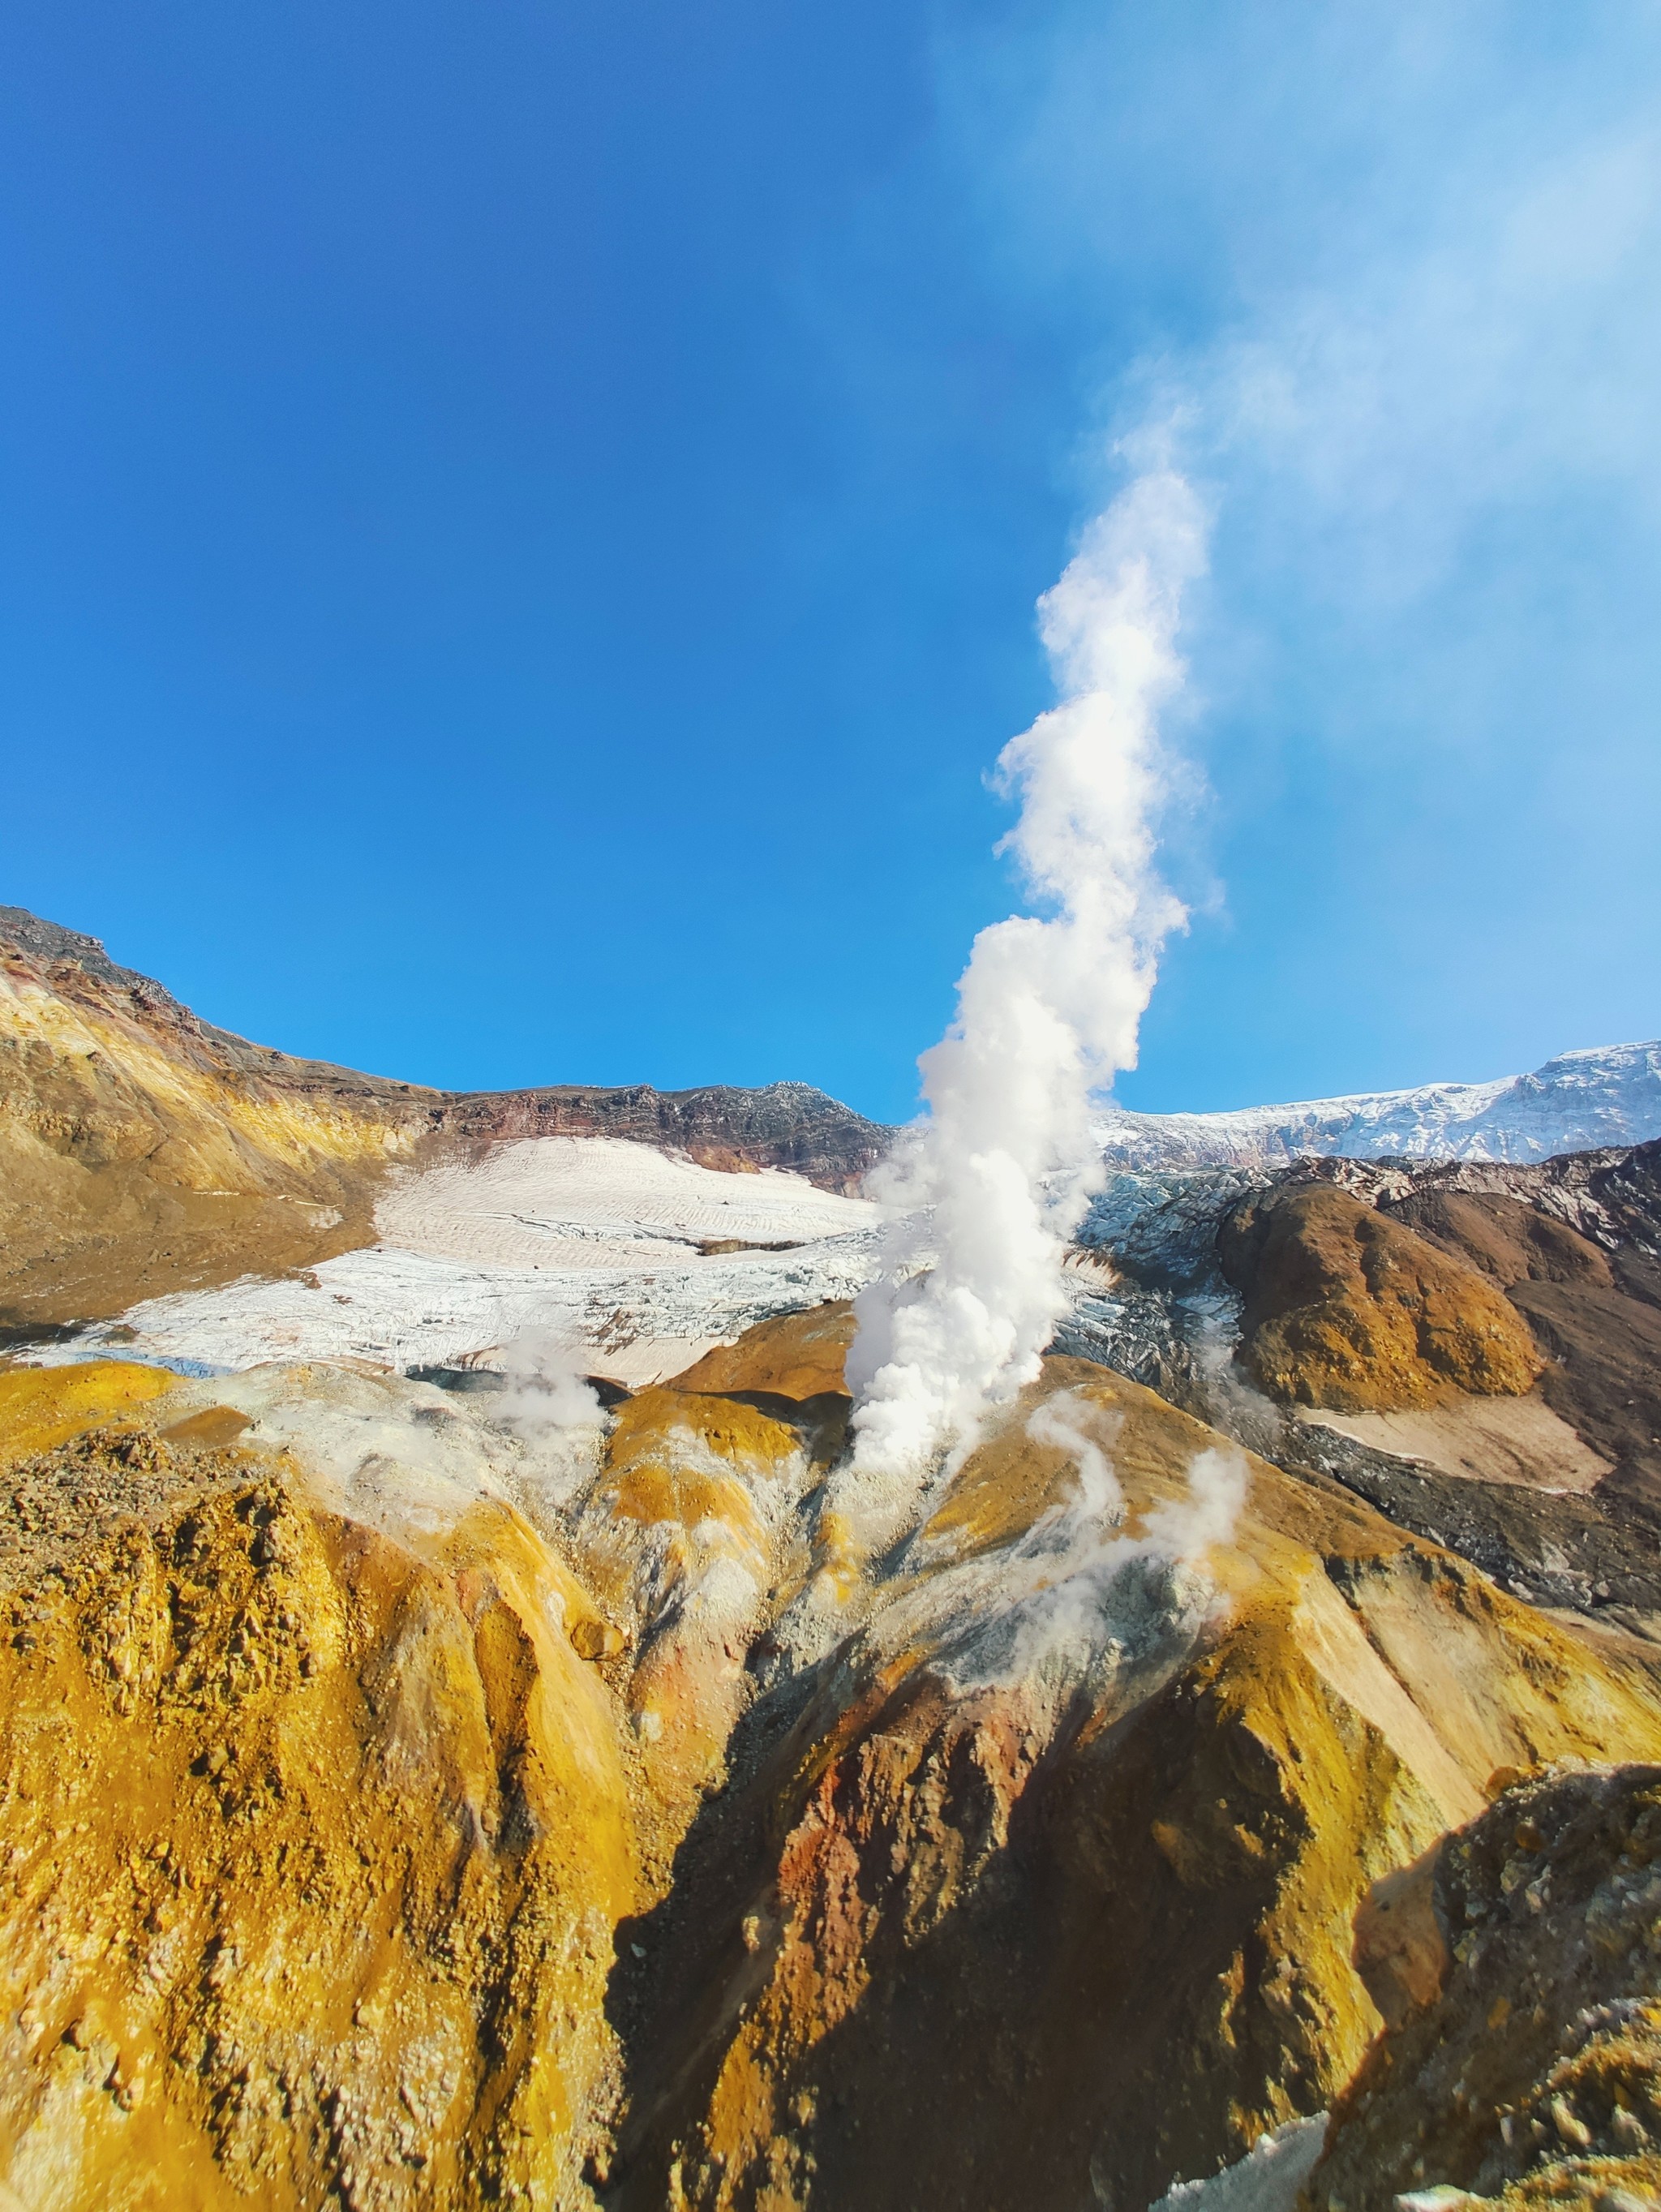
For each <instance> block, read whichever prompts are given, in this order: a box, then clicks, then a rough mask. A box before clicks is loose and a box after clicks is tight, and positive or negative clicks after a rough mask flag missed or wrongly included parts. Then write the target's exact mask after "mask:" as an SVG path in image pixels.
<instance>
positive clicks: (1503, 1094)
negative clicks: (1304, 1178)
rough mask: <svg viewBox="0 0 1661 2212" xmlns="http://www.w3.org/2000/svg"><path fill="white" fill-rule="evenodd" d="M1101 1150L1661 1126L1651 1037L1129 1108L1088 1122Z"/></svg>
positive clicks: (1660, 1131)
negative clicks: (1409, 1073)
mask: <svg viewBox="0 0 1661 2212" xmlns="http://www.w3.org/2000/svg"><path fill="white" fill-rule="evenodd" d="M1095 1133H1096V1135H1097V1138H1098V1139H1099V1140H1100V1145H1101V1148H1102V1152H1103V1154H1104V1156H1105V1157H1106V1159H1107V1161H1108V1162H1109V1163H1110V1164H1111V1165H1112V1166H1114V1167H1122V1168H1136V1169H1143V1170H1147V1169H1160V1168H1208V1167H1280V1166H1284V1165H1285V1164H1287V1163H1288V1161H1290V1160H1294V1159H1296V1158H1298V1156H1299V1155H1300V1153H1306V1152H1322V1153H1329V1154H1333V1155H1337V1156H1339V1157H1342V1158H1349V1159H1387V1158H1407V1159H1456V1160H1512V1161H1522V1160H1543V1159H1549V1158H1551V1157H1552V1156H1553V1155H1554V1154H1555V1153H1558V1152H1589V1151H1592V1150H1595V1149H1597V1148H1598V1147H1600V1146H1609V1145H1640V1144H1646V1143H1648V1142H1649V1141H1650V1139H1652V1138H1655V1137H1661V1039H1656V1040H1652V1042H1649V1043H1646V1044H1617V1045H1603V1046H1598V1047H1596V1048H1592V1049H1591V1050H1588V1051H1583V1052H1564V1053H1559V1054H1557V1056H1556V1058H1555V1059H1554V1060H1547V1061H1546V1063H1545V1065H1544V1066H1543V1067H1537V1068H1536V1069H1535V1070H1534V1072H1533V1073H1531V1074H1529V1075H1512V1076H1506V1077H1502V1078H1501V1079H1500V1080H1499V1081H1497V1082H1494V1083H1428V1084H1425V1085H1423V1086H1422V1088H1420V1089H1418V1090H1416V1091H1361V1092H1358V1093H1357V1094H1356V1095H1355V1097H1349V1098H1318V1099H1312V1100H1305V1101H1303V1102H1301V1103H1296V1104H1292V1105H1284V1106H1246V1107H1242V1108H1240V1109H1238V1110H1236V1111H1234V1112H1232V1113H1224V1114H1135V1113H1131V1112H1130V1111H1129V1110H1128V1109H1125V1108H1123V1107H1116V1106H1115V1107H1109V1108H1108V1109H1106V1110H1105V1111H1104V1112H1103V1114H1102V1115H1101V1117H1100V1120H1099V1121H1097V1123H1096V1124H1095Z"/></svg>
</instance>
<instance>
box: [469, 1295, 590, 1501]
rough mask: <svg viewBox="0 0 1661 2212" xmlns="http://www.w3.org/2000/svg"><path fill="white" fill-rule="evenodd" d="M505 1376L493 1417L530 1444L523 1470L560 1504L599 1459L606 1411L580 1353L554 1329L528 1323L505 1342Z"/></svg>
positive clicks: (546, 1497)
mask: <svg viewBox="0 0 1661 2212" xmlns="http://www.w3.org/2000/svg"><path fill="white" fill-rule="evenodd" d="M502 1366H503V1369H504V1370H505V1373H506V1383H505V1384H504V1386H503V1389H502V1390H501V1392H500V1395H498V1396H497V1398H496V1399H495V1401H494V1404H493V1406H492V1407H491V1418H492V1419H493V1420H494V1421H495V1422H496V1423H497V1424H498V1425H500V1426H501V1427H502V1428H505V1429H506V1430H508V1431H511V1432H512V1434H513V1435H514V1436H516V1437H518V1439H519V1441H520V1442H521V1443H522V1444H524V1447H525V1448H526V1451H527V1454H528V1455H529V1457H528V1463H527V1465H526V1467H525V1468H524V1474H525V1475H526V1476H527V1477H528V1478H529V1479H530V1480H531V1481H532V1483H533V1485H534V1486H535V1488H536V1491H537V1492H538V1493H539V1495H540V1497H541V1498H542V1499H543V1501H544V1502H545V1503H547V1504H555V1505H562V1504H567V1503H568V1502H569V1500H570V1499H571V1498H573V1497H574V1495H575V1493H576V1492H577V1491H578V1490H579V1488H580V1487H581V1486H582V1484H583V1482H584V1481H585V1480H586V1479H587V1478H588V1477H589V1476H590V1475H591V1474H593V1472H594V1469H595V1466H596V1464H597V1461H598V1456H599V1449H600V1441H601V1437H602V1436H603V1432H604V1430H605V1428H606V1426H607V1425H608V1424H607V1422H606V1417H605V1412H604V1409H603V1407H602V1406H601V1404H600V1401H599V1396H598V1395H597V1392H596V1390H595V1389H594V1386H593V1385H592V1383H588V1382H585V1380H584V1378H583V1376H581V1375H580V1374H579V1372H578V1370H577V1364H576V1354H575V1352H573V1349H572V1347H571V1346H570V1345H569V1344H568V1343H567V1341H565V1340H563V1339H561V1337H560V1336H559V1335H558V1334H556V1333H555V1331H554V1330H553V1329H548V1328H543V1329H527V1330H526V1331H525V1332H524V1334H523V1335H520V1336H517V1337H515V1338H514V1339H513V1340H512V1343H511V1344H508V1345H506V1346H504V1347H503V1352H502Z"/></svg>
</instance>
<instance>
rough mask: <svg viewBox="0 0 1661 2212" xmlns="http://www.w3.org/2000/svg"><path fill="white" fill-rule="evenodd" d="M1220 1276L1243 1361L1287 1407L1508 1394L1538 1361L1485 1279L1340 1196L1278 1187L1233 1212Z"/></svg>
mask: <svg viewBox="0 0 1661 2212" xmlns="http://www.w3.org/2000/svg"><path fill="white" fill-rule="evenodd" d="M1222 1265H1223V1270H1224V1273H1226V1274H1227V1276H1228V1279H1229V1281H1230V1283H1231V1284H1232V1285H1234V1288H1235V1289H1237V1290H1239V1291H1241V1292H1242V1293H1243V1295H1244V1297H1245V1301H1246V1304H1245V1312H1244V1315H1243V1316H1242V1324H1243V1343H1242V1347H1241V1349H1242V1355H1243V1357H1244V1358H1245V1361H1246V1364H1247V1366H1248V1367H1249V1368H1250V1370H1251V1371H1252V1376H1253V1377H1254V1378H1255V1380H1256V1381H1257V1382H1258V1383H1259V1384H1260V1385H1261V1386H1262V1387H1263V1388H1264V1389H1266V1390H1267V1391H1268V1392H1269V1394H1270V1396H1271V1397H1273V1398H1276V1399H1277V1400H1278V1401H1280V1402H1281V1403H1282V1404H1283V1405H1294V1406H1320V1407H1332V1408H1333V1409H1335V1410H1336V1411H1339V1412H1343V1413H1366V1412H1369V1411H1381V1410H1386V1409H1392V1408H1395V1407H1409V1406H1413V1407H1417V1406H1434V1405H1438V1404H1442V1403H1445V1402H1446V1401H1447V1400H1449V1399H1450V1398H1452V1396H1453V1395H1455V1394H1456V1393H1457V1392H1459V1391H1462V1390H1463V1391H1467V1392H1470V1393H1473V1394H1474V1395H1477V1396H1482V1397H1489V1396H1494V1395H1505V1396H1512V1395H1518V1394H1519V1393H1521V1392H1523V1391H1525V1390H1527V1389H1530V1388H1531V1386H1532V1385H1533V1383H1535V1381H1536V1380H1537V1377H1538V1376H1539V1374H1540V1372H1541V1370H1542V1369H1543V1366H1544V1365H1545V1362H1544V1360H1543V1358H1541V1357H1540V1355H1539V1353H1538V1352H1537V1351H1536V1350H1535V1347H1534V1340H1533V1338H1532V1337H1531V1334H1530V1332H1529V1329H1528V1326H1527V1324H1526V1323H1525V1322H1524V1321H1523V1320H1521V1319H1520V1318H1519V1315H1518V1313H1517V1311H1516V1310H1515V1309H1514V1308H1513V1307H1512V1305H1511V1304H1509V1303H1508V1302H1507V1300H1506V1298H1505V1297H1504V1296H1503V1295H1502V1294H1501V1292H1500V1291H1499V1290H1497V1289H1496V1288H1495V1287H1494V1285H1493V1284H1492V1283H1491V1282H1490V1281H1489V1280H1488V1278H1487V1277H1486V1276H1485V1275H1483V1274H1482V1273H1479V1272H1478V1271H1477V1270H1476V1268H1474V1267H1470V1265H1469V1264H1468V1263H1467V1262H1465V1261H1464V1260H1462V1259H1455V1258H1453V1257H1452V1255H1449V1254H1447V1253H1446V1252H1445V1251H1442V1250H1439V1249H1436V1248H1435V1247H1434V1246H1432V1245H1430V1244H1428V1243H1426V1242H1425V1241H1424V1239H1423V1238H1422V1237H1418V1236H1415V1234H1414V1233H1413V1231H1411V1230H1409V1229H1406V1228H1403V1227H1402V1226H1401V1225H1399V1224H1398V1223H1397V1222H1396V1221H1394V1220H1392V1219H1391V1218H1390V1216H1389V1215H1387V1214H1385V1213H1381V1212H1375V1211H1374V1209H1373V1207H1372V1206H1366V1205H1363V1204H1362V1203H1361V1200H1359V1199H1357V1198H1355V1197H1352V1196H1351V1194H1349V1192H1348V1191H1343V1190H1335V1189H1331V1188H1325V1187H1323V1186H1321V1185H1319V1184H1314V1185H1305V1186H1302V1187H1300V1186H1298V1185H1296V1184H1287V1185H1282V1187H1281V1188H1278V1189H1276V1190H1275V1191H1273V1192H1270V1193H1268V1194H1265V1195H1264V1197H1263V1198H1261V1199H1258V1200H1249V1201H1247V1202H1246V1204H1244V1205H1242V1206H1237V1207H1236V1208H1235V1209H1234V1212H1232V1213H1231V1214H1230V1215H1229V1216H1228V1219H1227V1220H1226V1222H1225V1224H1224V1227H1223V1231H1222Z"/></svg>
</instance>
